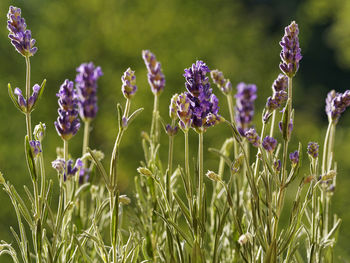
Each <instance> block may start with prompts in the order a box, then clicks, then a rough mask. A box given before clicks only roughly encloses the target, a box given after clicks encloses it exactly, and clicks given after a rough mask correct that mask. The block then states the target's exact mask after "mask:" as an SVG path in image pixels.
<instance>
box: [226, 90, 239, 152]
mask: <svg viewBox="0 0 350 263" xmlns="http://www.w3.org/2000/svg"><path fill="white" fill-rule="evenodd" d="M226 98H227V103H228V109H229V112H230V119H231V123H234V122H235V115H234V111H233V109H234V106H233V100H232V96H231V93H230V94H228V95H226ZM233 147H234V155H235V158H237V156H238V145H237V142H236V140H234V141H233Z"/></svg>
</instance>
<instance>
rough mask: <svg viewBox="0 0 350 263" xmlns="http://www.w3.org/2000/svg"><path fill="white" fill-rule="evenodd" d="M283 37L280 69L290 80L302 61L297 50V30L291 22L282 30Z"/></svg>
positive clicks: (298, 49) (299, 50) (296, 26)
mask: <svg viewBox="0 0 350 263" xmlns="http://www.w3.org/2000/svg"><path fill="white" fill-rule="evenodd" d="M284 32H285V33H284V36H283V38H282V41H281V42H280V46H281V47H282V51H281V55H280V56H281V60H282V62H281V63H280V69H281V70H282V72H284V74H286V75H287V76H288V77H290V78H292V77H293V76H294V75H295V73H296V72H297V71H298V69H299V61H300V60H301V59H302V56H301V49H300V48H299V38H298V35H299V28H298V25H297V24H296V23H295V21H293V22H292V23H291V24H290V25H289V26H287V27H286V28H285V29H284Z"/></svg>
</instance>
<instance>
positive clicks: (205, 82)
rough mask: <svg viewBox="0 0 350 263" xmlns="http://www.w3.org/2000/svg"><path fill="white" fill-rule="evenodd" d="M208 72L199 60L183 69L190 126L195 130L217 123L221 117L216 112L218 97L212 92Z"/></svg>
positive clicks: (203, 129)
mask: <svg viewBox="0 0 350 263" xmlns="http://www.w3.org/2000/svg"><path fill="white" fill-rule="evenodd" d="M209 72H210V70H209V68H208V67H207V65H206V64H205V63H204V62H203V61H200V60H199V61H196V63H193V64H192V67H190V68H188V69H185V74H184V77H185V79H186V83H185V85H186V89H187V92H185V93H186V94H187V97H188V98H189V100H190V102H191V103H190V106H191V110H192V117H191V118H192V127H193V128H194V129H196V130H197V131H198V130H200V131H205V129H206V128H208V127H210V126H212V125H214V124H217V123H218V122H219V120H220V119H221V116H220V115H219V114H218V111H219V106H218V99H217V97H216V96H215V95H214V94H213V93H212V89H211V88H210V83H209V78H208V77H207V73H209ZM210 114H211V115H213V116H211V115H210ZM216 120H217V121H216Z"/></svg>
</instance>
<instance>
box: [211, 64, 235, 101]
mask: <svg viewBox="0 0 350 263" xmlns="http://www.w3.org/2000/svg"><path fill="white" fill-rule="evenodd" d="M210 76H211V78H212V80H213V82H214V83H215V84H216V85H217V86H218V88H219V89H220V90H221V91H222V93H224V94H225V95H228V94H230V93H231V91H232V84H231V81H230V80H229V79H225V78H224V74H223V73H222V72H221V71H219V70H217V69H215V70H212V71H211V72H210Z"/></svg>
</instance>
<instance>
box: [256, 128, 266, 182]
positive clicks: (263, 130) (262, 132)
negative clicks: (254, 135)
mask: <svg viewBox="0 0 350 263" xmlns="http://www.w3.org/2000/svg"><path fill="white" fill-rule="evenodd" d="M265 128H266V125H265V122H263V126H262V129H261V135H260V140H263V138H264V135H265ZM259 154H262V151H261V150H260V148H259V149H258V152H257V153H256V161H255V166H254V178H253V180H256V177H257V175H258V172H259V164H260V158H259V156H258V155H259Z"/></svg>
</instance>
